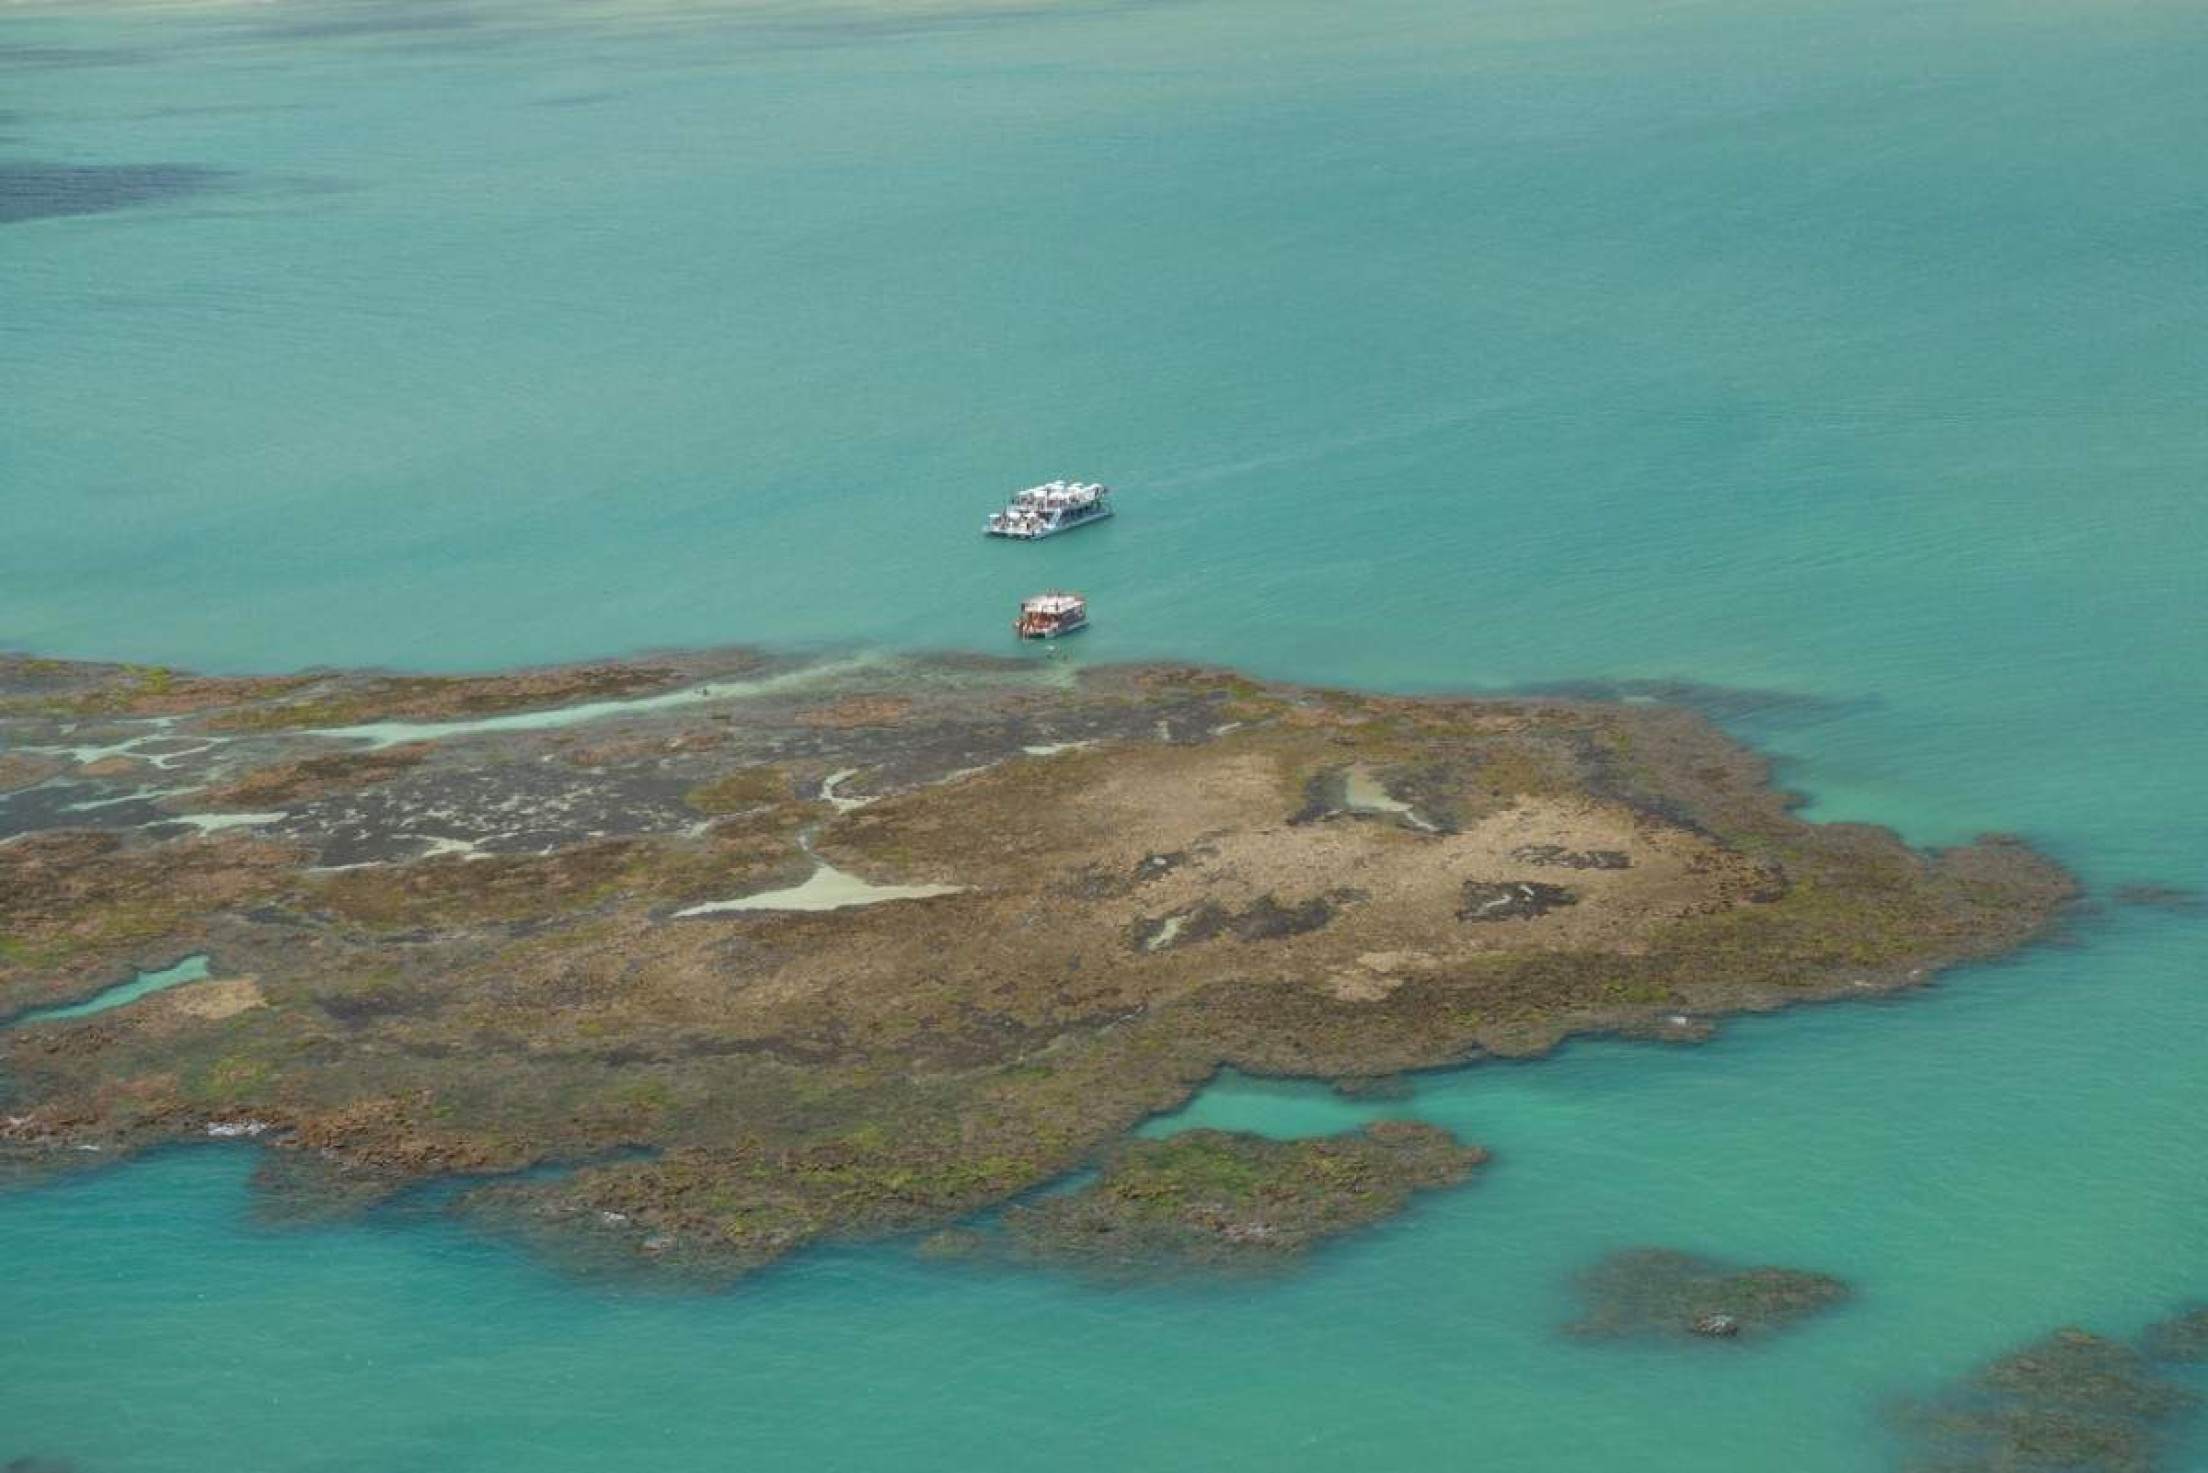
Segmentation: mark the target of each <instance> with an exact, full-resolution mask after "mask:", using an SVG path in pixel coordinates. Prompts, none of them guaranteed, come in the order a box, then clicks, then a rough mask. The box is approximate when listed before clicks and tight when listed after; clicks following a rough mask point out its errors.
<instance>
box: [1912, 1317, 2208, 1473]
mask: <svg viewBox="0 0 2208 1473" xmlns="http://www.w3.org/2000/svg"><path fill="white" fill-rule="evenodd" d="M2193 1401H2194V1399H2193V1397H2192V1396H2191V1395H2190V1394H2189V1393H2188V1392H2187V1391H2186V1390H2185V1389H2184V1388H2183V1387H2181V1386H2178V1385H2176V1384H2175V1383H2174V1382H2171V1381H2169V1380H2166V1379H2164V1378H2163V1377H2161V1376H2159V1375H2157V1374H2156V1373H2155V1371H2154V1368H2153V1366H2152V1364H2151V1363H2150V1362H2149V1361H2148V1359H2147V1358H2146V1357H2145V1356H2144V1355H2142V1354H2140V1353H2139V1352H2138V1351H2136V1350H2134V1349H2132V1348H2131V1347H2130V1346H2128V1345H2124V1344H2123V1343H2121V1342H2119V1341H2115V1340H2108V1339H2104V1338H2102V1337H2101V1336H2099V1335H2094V1334H2090V1333H2088V1332H2087V1331H2084V1330H2080V1329H2074V1328H2065V1329H2061V1330H2057V1331H2055V1332H2054V1333H2053V1334H2052V1335H2049V1336H2048V1337H2047V1338H2046V1339H2044V1340H2040V1341H2036V1342H2034V1343H2033V1344H2031V1345H2027V1346H2025V1347H2024V1348H2023V1349H2021V1350H2018V1351H2014V1352H2012V1353H2011V1354H2009V1355H2005V1356H2003V1357H2002V1358H2001V1359H1999V1360H1997V1361H1995V1362H1993V1364H1991V1365H1989V1366H1987V1367H1986V1368H1985V1369H1984V1370H1982V1371H1980V1372H1978V1373H1977V1374H1976V1375H1974V1376H1972V1377H1970V1378H1969V1379H1968V1380H1966V1381H1964V1382H1962V1383H1961V1384H1960V1385H1958V1386H1956V1387H1954V1388H1952V1389H1951V1390H1949V1391H1948V1392H1946V1393H1945V1394H1944V1395H1942V1396H1940V1397H1938V1398H1936V1399H1934V1400H1933V1401H1931V1402H1929V1403H1927V1404H1924V1405H1920V1406H1914V1407H1911V1408H1909V1409H1907V1412H1906V1414H1905V1418H1904V1420H1905V1422H1906V1424H1907V1428H1908V1431H1909V1432H1910V1433H1911V1434H1912V1437H1913V1439H1914V1441H1915V1443H1916V1446H1915V1448H1914V1449H1913V1450H1912V1455H1911V1457H1910V1459H1909V1461H1908V1462H1907V1464H1906V1466H1907V1468H1908V1469H1909V1470H1910V1473H2153V1470H2155V1469H2156V1468H2158V1467H2159V1466H2160V1465H2161V1457H2162V1453H2163V1450H2164V1444H2165V1440H2166V1438H2167V1435H2168V1432H2169V1429H2170V1426H2171V1424H2172V1423H2173V1421H2174V1420H2175V1419H2176V1418H2177V1417H2178V1416H2179V1415H2180V1414H2181V1413H2183V1412H2185V1411H2187V1410H2189V1409H2190V1408H2191V1407H2192V1405H2193Z"/></svg>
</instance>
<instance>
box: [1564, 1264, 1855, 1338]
mask: <svg viewBox="0 0 2208 1473" xmlns="http://www.w3.org/2000/svg"><path fill="white" fill-rule="evenodd" d="M1578 1287H1579V1292H1580V1294H1581V1296H1582V1298H1583V1299H1584V1300H1585V1303H1586V1312H1585V1314H1583V1315H1582V1316H1581V1318H1579V1319H1578V1320H1576V1321H1574V1322H1573V1323H1572V1324H1571V1326H1570V1327H1569V1329H1570V1331H1571V1333H1572V1334H1574V1335H1580V1336H1585V1337H1587V1338H1590V1339H1617V1338H1624V1337H1637V1336H1654V1335H1695V1336H1702V1337H1706V1338H1712V1339H1732V1338H1735V1337H1738V1336H1749V1337H1754V1336H1759V1335H1764V1334H1768V1333H1770V1332H1772V1331H1774V1330H1783V1329H1785V1328H1786V1327H1787V1326H1789V1325H1792V1324H1794V1323H1796V1322H1798V1321H1800V1320H1803V1319H1806V1318H1808V1317H1809V1316H1811V1315H1814V1314H1817V1313H1820V1312H1821V1311H1824V1310H1827V1309H1831V1308H1833V1307H1834V1306H1836V1305H1838V1304H1840V1303H1842V1302H1843V1301H1845V1300H1846V1299H1847V1297H1848V1286H1847V1285H1846V1284H1844V1283H1842V1282H1841V1281H1840V1280H1839V1279H1836V1278H1834V1277H1832V1276H1831V1275H1830V1274H1821V1273H1812V1272H1809V1271H1808V1270H1805V1269H1793V1268H1776V1267H1771V1266H1757V1267H1753V1268H1735V1267H1732V1266H1731V1265H1728V1264H1724V1263H1719V1262H1717V1261H1716V1260H1714V1259H1708V1258H1700V1257H1697V1256H1696V1255H1694V1254H1691V1253H1682V1252H1679V1251H1678V1250H1676V1249H1671V1248H1629V1249H1626V1250H1624V1251H1622V1252H1618V1253H1613V1254H1611V1255H1609V1256H1608V1257H1606V1258H1604V1259H1603V1260H1602V1262H1600V1263H1598V1264H1596V1265H1595V1266H1594V1267H1593V1268H1592V1269H1590V1270H1588V1272H1587V1273H1585V1274H1584V1275H1582V1276H1581V1278H1580V1280H1579V1286H1578Z"/></svg>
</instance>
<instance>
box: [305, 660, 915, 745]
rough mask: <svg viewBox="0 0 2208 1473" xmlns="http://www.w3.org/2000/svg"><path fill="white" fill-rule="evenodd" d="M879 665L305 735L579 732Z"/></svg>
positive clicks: (817, 668)
mask: <svg viewBox="0 0 2208 1473" xmlns="http://www.w3.org/2000/svg"><path fill="white" fill-rule="evenodd" d="M881 660H882V656H879V655H859V656H855V657H853V658H851V659H848V660H835V661H831V662H829V663H828V664H825V665H810V666H807V667H806V668H805V669H803V670H786V671H783V672H782V673H781V674H779V675H769V676H766V677H765V678H763V679H760V680H714V681H708V682H706V683H705V684H702V685H692V686H685V687H684V688H683V689H681V690H671V691H664V692H662V693H660V694H659V695H656V696H638V697H637V698H635V699H634V700H624V701H590V702H587V703H586V704H584V705H580V706H555V707H553V708H552V709H551V710H549V711H513V712H509V713H507V714H505V715H502V716H479V717H476V718H475V719H473V720H467V721H372V722H368V723H367V724H365V725H361V726H325V727H320V728H317V729H315V730H313V731H309V732H306V733H304V735H307V736H320V737H332V738H335V739H337V740H340V741H356V742H365V743H366V744H367V746H368V749H369V750H371V751H376V750H380V749H382V748H384V747H396V746H400V745H403V744H404V743H407V742H435V741H442V740H444V739H445V738H447V737H456V736H473V735H475V734H476V733H478V732H486V731H549V730H554V729H557V728H559V727H563V726H580V725H582V724H583V723H585V722H589V721H603V720H605V719H606V718H607V717H609V716H634V715H639V714H641V713H644V712H647V711H664V710H666V709H668V708H669V707H673V706H695V705H701V704H708V703H711V702H714V701H737V700H743V699H745V698H747V697H750V696H760V695H769V694H772V693H774V692H777V691H786V690H798V689H802V688H804V687H805V686H808V685H814V684H818V683H819V682H821V681H825V680H833V679H835V678H836V677H837V676H840V675H847V674H850V673H852V672H853V671H858V670H864V669H866V668H867V667H869V666H871V665H876V664H879V663H880V662H881Z"/></svg>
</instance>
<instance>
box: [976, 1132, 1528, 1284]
mask: <svg viewBox="0 0 2208 1473" xmlns="http://www.w3.org/2000/svg"><path fill="white" fill-rule="evenodd" d="M1486 1160H1487V1152H1486V1151H1485V1150H1484V1149H1482V1148H1481V1147H1479V1146H1468V1145H1462V1144H1459V1143H1458V1141H1457V1140H1456V1138H1455V1137H1453V1136H1451V1135H1450V1134H1449V1133H1448V1132H1447V1131H1445V1130H1441V1129H1439V1128H1438V1127H1435V1126H1431V1125H1423V1124H1419V1123H1416V1122H1412V1121H1381V1122H1378V1123H1376V1124H1372V1125H1368V1126H1366V1127H1365V1128H1364V1129H1363V1130H1361V1131H1358V1132H1356V1133H1354V1134H1350V1135H1340V1136H1323V1137H1315V1138H1306V1139H1299V1140H1271V1139H1268V1138H1266V1137H1264V1136H1258V1135H1249V1134H1245V1133H1241V1132H1233V1131H1222V1130H1188V1131H1183V1132H1180V1133H1179V1134H1176V1135H1171V1136H1167V1137H1165V1138H1163V1139H1159V1140H1134V1141H1128V1142H1126V1143H1124V1144H1122V1145H1120V1146H1117V1147H1115V1148H1114V1149H1113V1150H1112V1151H1111V1152H1110V1154H1109V1155H1108V1156H1107V1157H1106V1158H1105V1160H1104V1163H1103V1165H1102V1167H1101V1169H1100V1170H1099V1171H1098V1172H1097V1175H1096V1177H1095V1179H1094V1180H1092V1181H1090V1182H1088V1183H1086V1184H1085V1185H1082V1186H1080V1187H1077V1188H1075V1189H1073V1190H1070V1191H1065V1192H1058V1193H1053V1194H1051V1195H1047V1196H1044V1197H1041V1198H1038V1199H1036V1200H1034V1201H1030V1202H1025V1203H1022V1204H1020V1205H1017V1206H1014V1207H1011V1208H1009V1209H1007V1210H1006V1211H1005V1213H1004V1214H1003V1226H1002V1230H1001V1231H1002V1239H1003V1244H1002V1248H1003V1251H1004V1255H1005V1256H1008V1257H1010V1258H1012V1259H1014V1260H1017V1261H1023V1262H1029V1263H1041V1264H1057V1265H1064V1266H1067V1267H1071V1268H1075V1269H1078V1270H1081V1271H1083V1272H1085V1273H1088V1274H1091V1275H1094V1276H1099V1277H1105V1278H1121V1277H1141V1276H1148V1275H1152V1274H1157V1273H1181V1272H1190V1271H1220V1270H1236V1269H1253V1268H1267V1267H1275V1266H1278V1265H1281V1264H1283V1263H1285V1262H1288V1261H1291V1260H1293V1259H1296V1258H1298V1257H1300V1256H1302V1255H1303V1254H1305V1253H1307V1252H1309V1251H1310V1250H1311V1249H1312V1248H1313V1247H1315V1246H1317V1245H1318V1244H1319V1243H1321V1242H1324V1241H1325V1240H1327V1239H1329V1238H1335V1237H1340V1236H1341V1235H1343V1234H1345V1233H1351V1232H1355V1231H1357V1230H1358V1229H1360V1228H1364V1227H1367V1226H1370V1225H1372V1224H1374V1223H1377V1222H1379V1221H1381V1220H1383V1219H1385V1218H1388V1217H1392V1216H1394V1215H1395V1214H1396V1213H1398V1212H1401V1211H1402V1210H1403V1209H1404V1208H1405V1207H1406V1206H1408V1205H1409V1203H1410V1201H1411V1198H1412V1197H1413V1196H1414V1195H1416V1194H1417V1193H1420V1192H1428V1191H1433V1190H1436V1189H1438V1188H1441V1187H1450V1186H1455V1185H1457V1184H1458V1183H1460V1182H1463V1181H1465V1180H1466V1179H1468V1178H1469V1177H1470V1176H1471V1175H1472V1173H1473V1172H1474V1171H1475V1170H1476V1169H1477V1168H1478V1167H1480V1166H1481V1165H1482V1164H1484V1163H1485V1162H1486Z"/></svg>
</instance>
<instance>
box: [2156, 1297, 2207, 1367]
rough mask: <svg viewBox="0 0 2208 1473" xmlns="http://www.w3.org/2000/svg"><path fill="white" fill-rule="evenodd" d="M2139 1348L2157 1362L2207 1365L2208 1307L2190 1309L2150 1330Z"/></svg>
mask: <svg viewBox="0 0 2208 1473" xmlns="http://www.w3.org/2000/svg"><path fill="white" fill-rule="evenodd" d="M2139 1348H2140V1349H2141V1350H2144V1351H2145V1352H2146V1353H2147V1354H2148V1356H2150V1357H2151V1358H2153V1359H2155V1360H2162V1361H2174V1362H2176V1363H2178V1364H2181V1365H2198V1364H2199V1363H2201V1362H2202V1361H2208V1305H2203V1304H2195V1305H2189V1306H2187V1307H2186V1308H2184V1309H2181V1310H2179V1311H2178V1312H2177V1313H2176V1314H2173V1315H2171V1316H2170V1317H2169V1318H2168V1319H2166V1320H2160V1321H2157V1322H2156V1323H2154V1324H2151V1325H2149V1326H2147V1328H2146V1332H2145V1333H2144V1334H2142V1335H2141V1336H2140V1337H2139Z"/></svg>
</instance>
